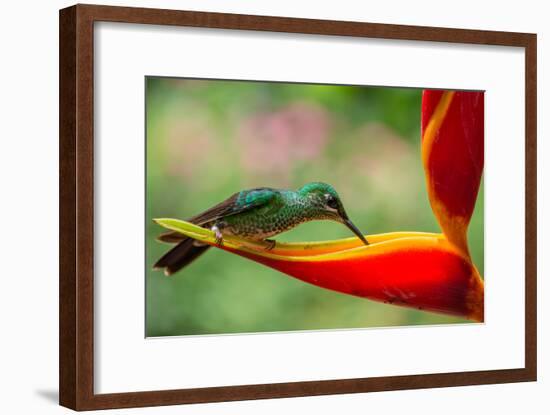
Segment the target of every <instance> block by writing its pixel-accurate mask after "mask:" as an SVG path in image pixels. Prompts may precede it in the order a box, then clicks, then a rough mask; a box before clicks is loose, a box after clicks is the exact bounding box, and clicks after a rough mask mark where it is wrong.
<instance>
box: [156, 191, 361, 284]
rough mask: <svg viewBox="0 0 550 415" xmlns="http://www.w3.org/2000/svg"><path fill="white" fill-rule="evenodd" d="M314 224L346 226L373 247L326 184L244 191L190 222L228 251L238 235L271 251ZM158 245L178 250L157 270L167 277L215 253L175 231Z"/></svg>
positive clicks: (164, 236)
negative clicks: (227, 241) (226, 243)
mask: <svg viewBox="0 0 550 415" xmlns="http://www.w3.org/2000/svg"><path fill="white" fill-rule="evenodd" d="M313 220H332V221H336V222H339V223H342V224H344V225H346V226H347V227H348V228H349V229H350V230H351V231H352V232H353V233H354V234H355V235H357V237H358V238H359V239H361V241H363V243H364V244H365V245H368V244H369V243H368V241H367V240H366V239H365V237H364V236H363V234H362V233H361V232H360V231H359V229H357V227H356V226H355V225H354V224H353V223H352V222H351V220H350V219H349V217H348V215H347V213H346V211H345V210H344V206H343V204H342V201H341V200H340V197H339V196H338V193H336V190H334V188H333V187H332V186H331V185H329V184H326V183H320V182H312V183H307V184H306V185H304V186H302V187H301V188H299V189H298V190H295V191H294V190H286V189H273V188H270V187H259V188H255V189H249V190H242V191H240V192H238V193H235V194H234V195H232V196H230V197H229V198H227V199H226V200H224V201H223V202H221V203H219V204H217V205H215V206H213V207H211V208H210V209H207V210H205V211H204V212H202V213H199V214H198V215H195V216H193V217H191V218H189V219H188V220H187V221H188V222H191V223H193V224H195V225H198V226H201V227H203V228H207V229H210V230H212V231H213V232H214V234H215V238H216V243H217V244H219V245H223V237H224V236H225V235H234V236H238V237H241V238H243V239H248V240H251V241H267V242H269V244H270V245H269V246H268V248H267V249H268V250H271V249H273V248H274V247H275V245H276V241H274V240H271V239H268V238H270V237H272V236H274V235H278V234H280V233H282V232H285V231H288V230H290V229H292V228H294V227H296V226H298V225H300V224H301V223H304V222H309V221H313ZM157 240H159V241H161V242H166V243H170V244H176V246H175V247H173V248H172V249H170V250H169V251H168V252H167V253H166V254H164V255H163V256H162V257H161V258H160V259H159V260H158V261H157V262H156V263H155V265H154V266H153V269H158V270H161V269H162V270H164V273H165V274H166V275H172V274H174V273H175V272H178V271H179V270H181V269H182V268H183V267H185V266H186V265H189V264H190V263H191V262H192V261H193V260H195V259H197V258H198V257H199V256H200V255H202V254H203V253H204V252H205V251H206V250H207V249H208V248H210V247H211V246H210V245H208V244H205V243H203V242H200V241H196V240H194V239H192V238H189V237H187V236H185V235H183V234H181V233H178V232H175V231H169V232H165V233H163V234H161V235H159V237H158V238H157Z"/></svg>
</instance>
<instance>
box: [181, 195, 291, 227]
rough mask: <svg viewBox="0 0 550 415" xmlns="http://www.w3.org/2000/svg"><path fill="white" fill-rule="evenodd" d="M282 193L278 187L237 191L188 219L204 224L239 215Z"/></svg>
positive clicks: (262, 204)
mask: <svg viewBox="0 0 550 415" xmlns="http://www.w3.org/2000/svg"><path fill="white" fill-rule="evenodd" d="M280 198H281V194H280V192H279V191H278V190H277V189H272V188H269V187H260V188H257V189H251V190H243V191H242V192H239V193H235V194H234V195H232V196H230V197H229V198H227V199H226V200H224V201H223V202H221V203H218V204H217V205H216V206H213V207H211V208H210V209H208V210H205V211H204V212H202V213H199V214H198V215H196V216H193V217H192V218H190V219H188V221H189V222H191V223H194V224H196V225H204V224H207V223H210V222H214V221H216V220H218V219H222V218H225V217H227V216H233V215H237V214H239V213H244V212H248V211H250V210H252V209H257V208H259V207H262V206H266V205H268V204H271V203H273V202H277V201H278V200H279V199H280Z"/></svg>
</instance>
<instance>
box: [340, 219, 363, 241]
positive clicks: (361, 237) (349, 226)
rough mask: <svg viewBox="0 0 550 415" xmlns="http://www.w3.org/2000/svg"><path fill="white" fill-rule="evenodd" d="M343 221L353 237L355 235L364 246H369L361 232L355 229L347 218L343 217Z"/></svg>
mask: <svg viewBox="0 0 550 415" xmlns="http://www.w3.org/2000/svg"><path fill="white" fill-rule="evenodd" d="M343 220H344V225H346V226H347V227H348V228H349V230H350V231H352V232H353V233H354V234H355V235H357V237H358V238H359V239H361V240H362V241H363V242H364V244H365V245H368V244H369V242H368V241H367V240H366V239H365V237H364V236H363V234H362V233H361V231H360V230H359V229H357V226H355V225H354V224H353V222H352V221H351V220H349V218H348V217H344V218H343Z"/></svg>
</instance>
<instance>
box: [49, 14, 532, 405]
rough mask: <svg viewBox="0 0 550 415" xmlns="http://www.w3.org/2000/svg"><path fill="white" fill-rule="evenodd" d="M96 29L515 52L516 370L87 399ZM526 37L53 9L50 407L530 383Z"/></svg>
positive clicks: (529, 159) (529, 76)
mask: <svg viewBox="0 0 550 415" xmlns="http://www.w3.org/2000/svg"><path fill="white" fill-rule="evenodd" d="M97 21H110V22H121V23H140V24H156V25H175V26H192V27H204V28H222V29H240V30H255V31H270V32H287V33H305V34H322V35H338V36H356V37H368V38H383V39H404V40H421V41H432V42H433V41H435V42H452V43H469V44H483V45H501V46H516V47H521V48H525V91H526V98H525V110H526V112H525V115H526V118H525V136H526V143H525V144H526V164H525V166H526V171H525V174H526V176H525V177H526V193H525V197H526V199H525V204H526V205H525V208H526V215H525V226H526V228H525V229H526V234H525V247H526V258H525V284H526V290H525V367H524V368H521V369H502V370H489V371H476V372H453V373H441V374H425V375H411V376H388V377H376V378H360V379H339V380H328V381H310V382H292V383H277V384H263V385H242V386H226V387H209V388H200V389H180V390H160V391H148V392H127V393H116V394H95V393H94V390H93V377H94V373H93V372H94V370H93V369H94V361H93V347H94V345H93V344H94V332H93V326H94V325H93V320H94V317H93V315H94V310H93V304H94V301H93V294H94V278H93V275H94V263H93V248H94V242H93V241H94V233H93V230H94V204H93V188H94V187H93V183H94V170H93V160H94V139H93V121H94V114H93V88H94V86H93V26H94V22H97ZM536 51H537V38H536V35H535V34H528V33H510V32H494V31H480V30H464V29H446V28H434V27H417V26H400V25H390V24H373V23H357V22H343V21H329V20H310V19H296V18H286V17H266V16H251V15H238V14H224V13H204V12H191V11H173V10H160V9H143V8H127V7H109V6H95V5H76V6H73V7H69V8H66V9H63V10H61V11H60V59H59V65H60V111H59V114H60V115H59V124H60V147H59V151H60V153H59V159H60V169H59V172H60V179H59V180H60V182H59V185H60V221H59V222H60V275H59V284H60V289H59V295H60V298H59V300H60V301H59V313H60V324H59V360H60V368H59V401H60V404H61V405H63V406H66V407H69V408H72V409H76V410H92V409H106V408H126V407H139V406H155V405H172V404H182V403H197V402H219V401H236V400H244V399H264V398H282V397H295V396H310V395H325V394H340V393H357V392H373V391H386V390H400V389H416V388H435V387H447V386H462V385H480V384H489V383H509V382H524V381H534V380H536V376H537V349H536V347H537V322H536V318H537V306H536V299H537V298H536V263H537V260H536V249H537V242H536V238H537V227H536V225H537V218H536V203H537V201H536V198H537V194H536V170H537V168H536V104H537V92H536V84H537V81H536V67H537V64H536V59H537V58H536V53H537V52H536Z"/></svg>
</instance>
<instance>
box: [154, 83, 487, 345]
mask: <svg viewBox="0 0 550 415" xmlns="http://www.w3.org/2000/svg"><path fill="white" fill-rule="evenodd" d="M421 94H422V90H420V89H404V88H386V87H357V86H333V85H308V84H286V83H273V82H249V81H246V82H243V81H218V80H188V79H170V78H155V77H148V78H147V79H146V119H147V126H146V129H147V138H146V139H147V154H146V157H147V188H146V192H147V213H146V224H145V226H146V238H147V240H146V279H147V280H146V335H147V336H172V335H186V334H218V333H250V332H266V331H289V330H315V329H335V328H356V327H379V326H396V325H418V324H447V323H455V322H467V321H466V320H461V319H458V318H454V317H448V316H443V315H438V314H432V313H427V312H423V311H417V310H410V309H407V308H402V307H397V306H392V305H386V304H381V303H376V302H372V301H369V300H365V299H362V298H355V297H352V296H348V295H345V294H340V293H336V292H332V291H328V290H325V289H322V288H319V287H316V286H313V285H309V284H306V283H304V282H301V281H298V280H296V279H294V278H292V277H289V276H287V275H284V274H281V273H279V272H277V271H274V270H272V269H269V268H267V267H263V266H261V265H259V264H257V263H255V262H252V261H248V260H246V259H244V258H241V257H238V256H236V255H230V254H228V253H226V252H223V251H221V250H217V249H212V250H209V251H208V253H206V254H205V255H204V256H202V257H200V258H199V259H198V260H197V261H195V262H194V263H192V264H191V265H190V266H188V267H186V268H185V269H184V270H182V271H181V272H179V273H177V274H175V275H173V276H171V277H165V276H164V274H163V273H162V272H160V271H153V270H152V269H151V267H152V265H153V264H154V262H155V261H156V260H157V259H158V258H159V257H160V256H161V255H162V254H164V252H166V251H167V250H168V249H169V245H166V244H162V243H159V242H157V241H156V240H155V238H156V236H157V235H158V234H159V233H161V232H162V229H161V228H160V227H159V226H158V225H156V224H154V223H153V221H152V218H155V217H172V218H179V219H186V218H188V217H190V216H193V215H195V214H197V213H199V212H201V211H203V210H205V209H207V208H209V207H211V206H212V205H214V204H216V203H218V202H220V201H222V200H223V199H225V198H227V197H229V196H230V195H232V194H233V193H235V192H238V191H240V190H242V189H247V188H253V187H262V186H267V187H278V188H293V189H296V188H298V187H300V186H302V185H303V184H305V183H307V182H310V181H324V182H327V183H330V184H332V185H333V186H334V187H335V188H336V190H337V191H338V193H339V194H340V197H341V198H342V200H343V203H344V206H345V207H346V210H347V212H348V214H349V216H350V218H351V219H352V220H353V222H354V223H355V224H356V225H357V226H358V227H359V229H361V230H362V231H363V232H364V233H366V234H374V233H384V232H393V231H408V230H409V231H427V232H440V229H439V227H438V225H437V222H436V220H435V217H434V216H433V214H432V211H431V209H430V205H429V202H428V197H427V193H426V189H425V183H424V173H423V170H422V164H421V159H420V104H421ZM349 236H351V235H350V232H349V230H348V229H347V228H345V227H344V226H342V225H340V224H336V223H332V222H325V221H323V222H312V223H306V224H303V225H301V226H299V227H298V228H295V229H293V230H291V231H289V232H287V233H284V234H281V235H279V236H277V237H276V239H277V240H279V241H313V240H327V239H337V238H344V237H349ZM469 238H470V248H471V250H472V255H473V258H474V262H475V264H476V266H477V267H478V269H479V271H480V273H481V274H482V275H483V265H484V264H483V184H482V186H481V189H480V194H479V196H478V202H477V205H476V210H475V212H474V215H473V218H472V222H471V225H470V231H469Z"/></svg>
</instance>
